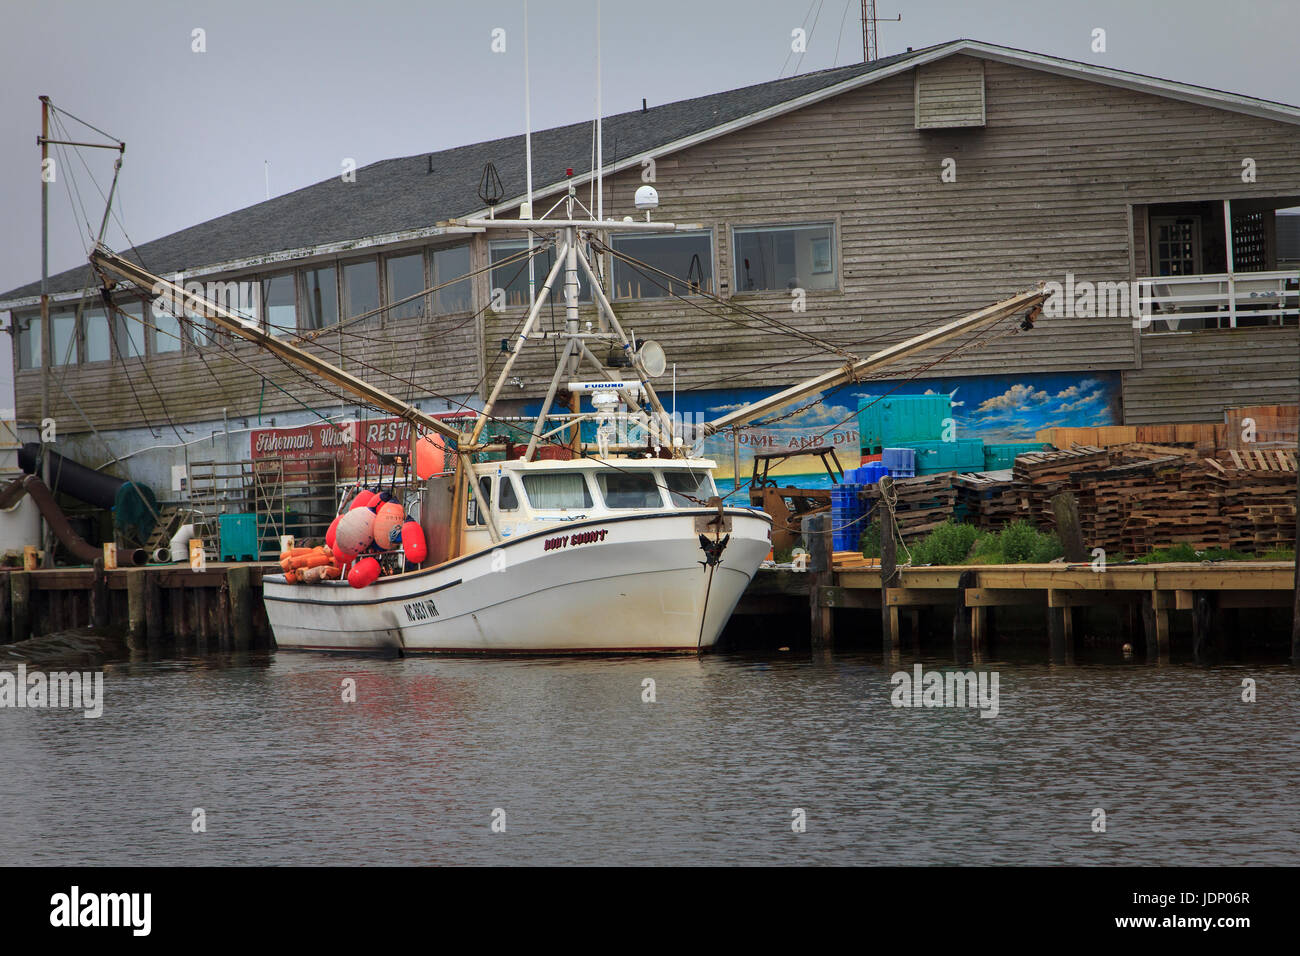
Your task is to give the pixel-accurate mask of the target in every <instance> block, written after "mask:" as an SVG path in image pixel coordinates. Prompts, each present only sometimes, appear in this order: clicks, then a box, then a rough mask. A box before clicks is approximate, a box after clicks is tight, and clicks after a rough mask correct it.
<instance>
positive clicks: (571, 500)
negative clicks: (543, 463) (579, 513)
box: [524, 471, 591, 511]
mask: <svg viewBox="0 0 1300 956" xmlns="http://www.w3.org/2000/svg"><path fill="white" fill-rule="evenodd" d="M524 493H525V494H527V495H528V501H529V503H530V504H531V505H532V506H533V507H534V508H536V509H537V510H539V511H568V510H570V509H574V508H590V507H591V492H590V491H588V490H587V482H586V479H584V478H583V477H582V474H581V473H579V472H573V471H568V472H560V473H559V474H552V475H524Z"/></svg>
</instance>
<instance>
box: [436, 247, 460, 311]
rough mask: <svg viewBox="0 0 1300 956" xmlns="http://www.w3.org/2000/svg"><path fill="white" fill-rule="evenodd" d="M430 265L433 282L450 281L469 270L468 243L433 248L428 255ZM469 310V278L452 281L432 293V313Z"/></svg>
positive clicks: (437, 283)
mask: <svg viewBox="0 0 1300 956" xmlns="http://www.w3.org/2000/svg"><path fill="white" fill-rule="evenodd" d="M429 262H430V265H431V266H432V274H433V284H434V285H442V284H443V283H444V282H451V280H452V279H456V278H458V277H459V276H463V275H465V273H467V272H469V243H462V244H461V245H459V246H450V247H448V248H446V249H434V250H433V252H432V253H430V255H429ZM469 310H470V280H469V279H464V280H462V281H460V282H456V283H453V284H452V285H449V286H447V287H446V288H445V289H439V290H438V291H437V292H435V293H434V294H433V313H434V315H448V314H450V313H452V312H468V311H469Z"/></svg>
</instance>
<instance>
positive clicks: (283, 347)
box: [90, 243, 500, 545]
mask: <svg viewBox="0 0 1300 956" xmlns="http://www.w3.org/2000/svg"><path fill="white" fill-rule="evenodd" d="M90 262H91V264H92V265H93V266H94V267H95V269H96V270H97V271H98V272H99V273H100V276H101V278H103V279H104V283H105V287H106V288H107V287H108V286H109V280H108V278H107V277H106V276H105V275H104V273H105V272H110V273H112V274H114V275H116V276H119V277H120V278H123V279H126V280H127V281H128V282H131V283H134V284H135V285H137V286H139V287H140V288H141V289H144V290H146V291H148V292H150V293H152V294H153V295H155V296H166V297H167V298H169V299H170V301H171V302H172V303H174V307H175V308H176V309H177V310H179V311H180V312H185V311H190V312H193V313H195V314H196V315H199V316H201V317H203V318H205V319H211V320H212V321H213V322H214V323H215V324H217V325H219V326H221V328H223V329H225V330H226V331H228V332H231V333H233V334H234V335H238V336H239V337H240V338H243V339H247V340H248V341H250V342H252V343H254V344H256V345H260V346H261V347H262V348H264V349H266V350H267V351H268V352H271V353H273V354H275V355H278V356H280V357H281V358H283V359H284V360H285V361H287V362H291V363H292V364H294V365H298V366H301V367H302V368H305V369H308V370H309V371H311V372H314V373H315V374H316V375H318V376H320V377H321V378H322V379H324V380H326V381H328V382H333V383H334V384H335V385H338V386H339V387H341V388H343V389H346V390H347V391H349V392H351V393H352V394H354V395H357V396H359V397H361V398H362V399H364V400H365V401H367V402H369V403H370V404H372V405H374V406H375V407H377V408H382V409H383V410H384V411H387V412H391V413H392V414H394V415H396V416H398V417H399V418H401V419H403V420H405V421H407V422H410V423H411V424H412V425H418V426H420V427H422V428H427V429H428V430H429V431H432V432H437V433H438V434H439V435H441V436H442V437H443V438H448V439H451V440H452V441H454V442H456V453H457V456H458V457H459V459H460V461H461V464H462V467H461V468H459V469H458V472H459V475H460V481H462V482H464V483H465V484H467V485H468V487H469V493H470V494H472V495H473V496H474V500H475V501H477V502H478V507H479V509H481V512H482V514H483V516H484V517H485V518H486V520H487V523H488V531H489V532H490V533H491V536H492V540H493V542H494V543H495V542H498V541H500V534H499V532H498V531H497V528H496V522H495V521H493V520H492V512H491V510H490V509H489V508H488V507H487V503H486V502H485V501H484V500H483V497H482V495H481V494H480V493H479V489H478V483H477V482H475V481H472V480H468V478H467V476H468V474H469V470H470V469H469V453H470V452H471V451H473V450H474V445H473V441H472V440H471V439H470V437H469V435H467V434H462V433H460V432H459V431H457V430H456V429H455V428H453V427H451V426H450V425H448V424H447V423H446V422H444V421H442V420H441V419H438V418H434V417H433V416H432V415H430V414H428V413H427V412H424V411H421V410H420V409H418V408H416V407H415V406H414V405H412V404H410V403H409V402H404V401H402V400H401V399H400V398H398V397H397V396H395V395H392V394H390V393H389V392H386V391H384V390H383V389H382V388H377V387H376V386H374V385H371V384H370V383H368V382H365V381H363V380H361V379H359V378H357V377H356V376H355V375H349V374H348V373H347V372H345V371H343V369H341V368H339V367H338V366H337V365H333V364H331V363H330V362H327V361H325V360H324V359H322V358H318V357H317V356H315V355H312V354H311V353H310V352H308V351H307V350H306V349H301V348H298V347H297V346H296V345H290V344H289V343H288V342H285V341H283V340H281V339H278V338H276V337H275V336H273V335H270V334H268V333H266V332H263V331H262V330H261V328H259V327H258V324H257V321H256V320H255V319H250V318H248V317H246V316H241V315H237V314H236V313H234V312H231V311H230V310H229V309H226V308H225V307H224V306H221V305H219V304H218V303H216V302H213V301H211V300H209V299H205V298H203V297H202V296H199V295H193V294H191V293H188V292H186V291H185V289H184V288H183V287H182V286H180V285H178V284H177V283H175V282H172V281H170V280H168V279H164V278H162V277H161V276H156V275H154V274H153V273H152V272H149V271H148V270H147V269H144V268H143V267H141V266H138V265H136V264H135V263H134V262H132V261H130V260H129V259H125V258H123V257H122V256H119V255H118V254H117V253H115V252H113V251H112V250H110V249H109V248H108V247H107V246H105V245H104V244H103V243H96V244H95V248H94V250H93V251H92V252H91V253H90ZM485 418H486V415H485V414H484V415H481V416H480V418H479V422H480V423H481V422H482V421H484V419H485ZM475 432H476V434H477V429H476V430H475ZM457 544H458V545H459V542H457Z"/></svg>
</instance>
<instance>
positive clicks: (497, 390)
mask: <svg viewBox="0 0 1300 956" xmlns="http://www.w3.org/2000/svg"><path fill="white" fill-rule="evenodd" d="M567 252H568V248H567V247H566V248H563V249H560V250H559V251H558V253H557V255H556V256H555V265H553V266H551V271H550V272H548V273H547V274H546V282H545V283H543V285H542V291H541V294H540V295H539V296H538V297H537V301H536V302H534V303H533V306H532V308H531V309H529V310H528V318H527V319H526V320H524V327H523V329H521V330H520V332H519V337H518V339H516V340H515V347H514V350H513V351H511V353H510V357H509V358H508V359H506V364H505V366H504V367H503V368H502V369H501V374H500V375H499V376H497V381H496V384H495V385H493V386H492V394H491V395H489V396H488V400H487V401H486V402H485V403H484V405H483V411H481V412H480V413H479V416H478V420H477V421H476V422H475V423H474V430H473V431H472V432H471V433H470V436H469V444H471V445H472V444H474V443H475V442H476V441H478V436H479V435H481V434H482V433H483V426H484V425H486V424H487V420H488V416H489V415H491V414H492V408H493V406H494V405H496V401H497V396H498V395H500V394H501V387H502V386H503V385H505V383H506V380H507V379H508V378H509V377H510V370H511V369H513V368H514V367H515V360H516V359H517V358H519V353H520V352H521V351H522V350H523V347H524V343H525V342H527V341H528V333H529V332H531V331H532V328H533V324H534V323H535V322H536V321H537V316H538V315H540V314H541V311H542V305H543V304H545V302H546V300H547V299H548V298H549V297H550V294H551V284H552V283H553V282H554V281H555V277H556V276H557V275H559V272H560V269H561V267H563V265H564V260H565V254H566V253H567Z"/></svg>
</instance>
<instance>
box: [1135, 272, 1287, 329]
mask: <svg viewBox="0 0 1300 956" xmlns="http://www.w3.org/2000/svg"><path fill="white" fill-rule="evenodd" d="M1137 281H1138V292H1139V296H1140V299H1139V301H1140V302H1141V303H1142V311H1143V314H1144V315H1146V316H1149V318H1150V321H1147V320H1146V319H1144V320H1143V321H1142V322H1141V323H1140V325H1141V328H1142V331H1143V332H1196V331H1200V330H1202V329H1236V328H1243V327H1250V326H1269V325H1273V326H1278V325H1283V324H1286V325H1293V324H1295V323H1296V322H1297V321H1300V271H1297V270H1287V271H1284V272H1237V273H1219V274H1215V275H1187V276H1148V277H1146V278H1141V279H1138V280H1137Z"/></svg>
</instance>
